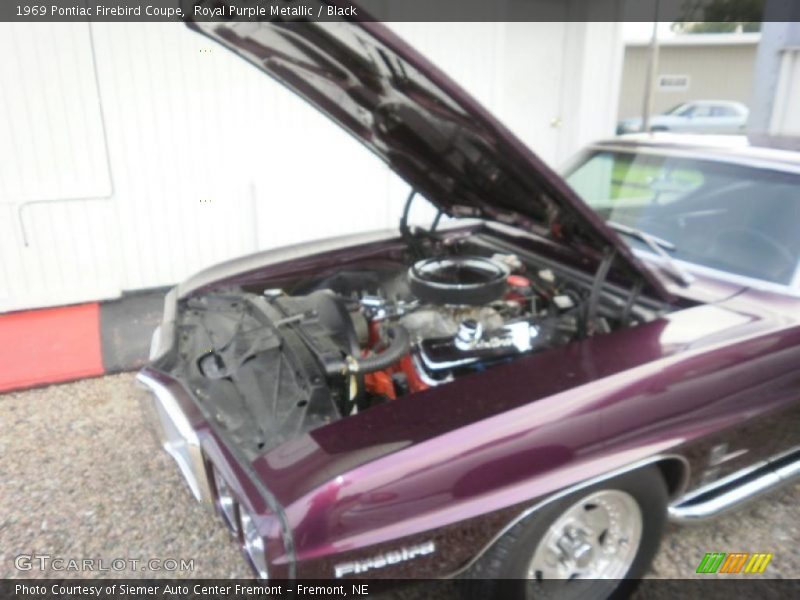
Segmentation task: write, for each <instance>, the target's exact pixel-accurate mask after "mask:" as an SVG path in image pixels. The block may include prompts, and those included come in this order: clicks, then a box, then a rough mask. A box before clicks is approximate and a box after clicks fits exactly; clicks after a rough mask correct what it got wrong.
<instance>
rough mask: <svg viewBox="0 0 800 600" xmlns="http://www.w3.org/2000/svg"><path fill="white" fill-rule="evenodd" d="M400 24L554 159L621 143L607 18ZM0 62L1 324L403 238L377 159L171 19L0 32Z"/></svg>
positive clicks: (395, 196)
mask: <svg viewBox="0 0 800 600" xmlns="http://www.w3.org/2000/svg"><path fill="white" fill-rule="evenodd" d="M394 28H395V29H396V30H397V31H398V32H399V33H400V34H401V35H402V36H403V37H405V38H406V39H407V40H408V41H409V42H410V43H411V44H412V45H415V46H417V47H418V48H420V49H421V50H422V51H423V52H424V53H425V54H426V55H428V56H429V57H430V58H432V59H433V60H434V62H436V63H438V64H439V65H440V66H441V67H443V68H444V70H445V71H447V72H448V73H450V74H451V75H453V76H454V78H455V79H456V80H457V81H459V82H460V83H461V84H462V85H464V86H465V87H466V88H467V89H468V90H469V91H471V92H472V93H474V94H475V95H476V96H477V98H478V99H479V100H480V101H481V102H483V103H484V104H486V105H487V106H488V107H489V108H490V109H491V110H493V111H495V112H496V113H497V114H498V115H499V116H500V118H501V119H502V120H504V121H505V122H506V123H507V124H508V125H509V126H510V127H511V128H512V129H513V130H514V131H515V132H516V133H517V134H518V135H519V136H520V137H521V138H522V139H523V141H525V142H526V143H527V144H528V145H530V146H531V147H532V148H533V149H534V151H536V152H537V153H539V154H540V156H542V157H543V158H544V159H545V160H547V161H548V162H551V163H552V164H558V163H560V162H561V161H562V160H563V159H564V158H566V157H567V156H568V155H569V154H571V153H572V152H574V151H575V150H577V148H578V146H580V145H582V144H583V143H585V142H587V141H590V139H592V138H595V137H601V136H603V135H609V134H611V133H612V131H613V115H614V114H615V110H613V107H614V105H615V103H616V90H617V89H618V85H616V84H615V83H611V84H607V83H606V79H605V76H601V75H599V74H605V73H610V74H611V77H612V78H613V77H617V76H616V75H614V73H615V72H617V71H618V64H617V61H618V58H619V56H620V53H621V41H620V32H619V29H618V26H617V25H616V24H614V23H607V24H605V23H590V24H584V23H567V24H564V23H473V24H469V23H467V24H459V25H458V26H453V25H452V24H419V23H416V24H415V23H403V24H397V25H395V26H394ZM598 46H599V48H598ZM0 53H2V56H3V57H4V59H3V61H0V92H1V93H0V258H1V260H0V262H1V263H2V267H0V311H8V310H17V309H23V308H32V307H39V306H49V305H58V304H66V303H73V302H81V301H88V300H96V299H104V298H110V297H114V296H115V295H118V294H119V293H121V292H122V291H127V290H136V289H143V288H150V287H157V286H164V285H170V284H174V283H175V282H177V281H179V280H181V279H183V278H185V277H187V276H188V275H190V274H191V273H193V272H195V271H197V270H199V269H201V268H203V267H205V266H208V265H210V264H213V263H216V262H219V261H221V260H225V259H227V258H231V257H234V256H237V255H241V254H246V253H249V252H254V251H256V250H260V249H265V248H270V247H275V246H279V245H284V244H288V243H293V242H297V241H302V240H307V239H312V238H316V237H324V236H332V235H338V234H342V233H347V232H353V231H365V230H370V229H377V228H386V227H394V226H395V225H396V222H397V217H398V215H399V212H400V208H401V206H402V203H403V201H404V198H405V195H406V193H407V187H406V186H405V185H404V184H403V183H402V182H401V181H400V180H399V179H398V178H397V177H396V176H395V175H394V174H393V173H391V171H389V170H388V169H387V168H386V167H385V166H384V165H383V163H381V162H380V161H379V160H378V159H377V158H375V157H374V156H372V155H371V154H370V153H369V152H367V151H365V150H364V148H363V147H362V146H361V145H360V144H359V143H358V142H357V141H356V140H354V139H353V138H351V137H350V136H349V135H348V134H346V133H344V132H343V131H341V130H339V129H338V128H337V127H335V126H332V125H331V124H330V123H329V122H328V121H327V119H326V118H325V117H323V116H322V115H320V114H318V113H317V112H316V111H315V110H314V109H312V108H310V107H309V106H307V105H306V104H305V103H303V102H302V101H300V100H298V99H297V98H296V97H295V96H293V95H292V94H291V93H289V92H287V91H286V90H284V89H283V88H282V87H281V86H280V85H278V84H277V83H275V82H273V81H272V80H270V79H269V78H268V77H266V76H265V75H264V74H262V73H260V72H259V71H257V70H256V69H255V68H253V67H252V66H250V65H248V64H247V63H245V61H243V60H241V59H239V58H238V57H236V56H235V55H233V54H232V53H229V52H227V51H224V50H223V49H222V48H220V47H218V46H216V45H215V44H213V43H210V42H208V41H207V40H206V39H205V38H203V37H202V36H199V35H197V34H195V33H193V32H191V31H190V30H188V29H186V28H185V27H184V26H182V25H178V24H167V23H164V24H110V23H93V24H87V23H74V24H67V23H60V24H49V23H21V24H10V23H2V24H0ZM615 70H616V71H615Z"/></svg>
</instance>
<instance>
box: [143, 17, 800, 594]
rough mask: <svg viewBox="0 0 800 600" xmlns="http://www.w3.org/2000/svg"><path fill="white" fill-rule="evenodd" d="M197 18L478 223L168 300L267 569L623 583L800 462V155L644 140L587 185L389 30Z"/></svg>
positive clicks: (185, 390) (177, 351)
mask: <svg viewBox="0 0 800 600" xmlns="http://www.w3.org/2000/svg"><path fill="white" fill-rule="evenodd" d="M193 27H194V28H195V29H197V30H198V31H200V32H202V33H203V34H205V35H207V36H209V37H211V38H213V39H214V40H216V41H217V42H219V43H221V44H222V45H224V46H226V47H228V48H230V49H232V50H233V51H235V52H237V53H239V54H240V55H241V56H242V57H244V58H245V59H247V60H249V61H251V62H252V63H253V64H255V65H256V66H257V67H258V68H260V69H261V70H263V71H265V72H266V73H268V74H269V75H271V76H273V77H275V78H276V79H278V80H279V81H281V82H282V83H283V84H285V85H286V86H287V87H289V88H290V89H291V90H293V91H294V92H296V93H297V94H298V95H300V96H301V97H303V98H304V99H305V100H306V101H308V102H310V103H311V104H313V105H315V106H316V107H318V108H319V109H320V110H322V111H324V112H325V113H326V114H327V115H328V116H329V117H330V118H331V119H332V120H333V121H335V122H336V123H338V124H339V125H340V126H342V127H343V128H345V129H346V130H347V131H349V132H350V133H352V134H353V135H354V136H356V137H357V138H358V139H359V140H360V141H361V142H363V144H364V145H365V146H366V147H367V148H369V149H370V150H372V151H373V152H374V153H375V154H377V155H378V156H379V157H380V158H381V159H383V160H384V161H385V162H386V163H387V164H388V165H389V166H390V167H391V168H392V169H393V170H394V171H395V172H396V173H397V174H398V175H399V176H400V177H402V178H404V179H405V180H406V181H407V182H408V183H409V185H410V186H411V188H412V189H413V190H414V193H412V194H411V197H410V198H409V200H408V202H409V204H411V203H412V202H413V201H414V200H413V198H414V196H415V194H416V198H417V200H416V202H425V201H427V202H429V203H431V204H432V205H433V206H434V207H435V208H436V209H437V210H438V213H439V217H441V216H442V215H444V216H446V217H451V218H450V219H448V222H447V226H446V227H445V226H444V225H442V224H441V223H439V221H440V219H439V218H437V219H436V221H435V222H432V223H431V224H430V225H429V226H417V227H412V226H411V225H410V224H409V220H408V218H407V217H408V212H409V211H408V206H407V207H406V214H405V215H404V216H403V217H402V218H400V227H399V231H397V232H388V233H387V232H382V233H376V234H368V235H365V234H361V235H356V236H352V237H347V238H338V239H334V240H326V241H323V242H315V243H309V244H304V245H300V246H293V247H289V248H283V249H278V250H272V251H268V252H263V253H260V254H256V255H252V256H248V257H245V258H242V259H238V260H234V261H231V262H228V263H225V264H221V265H218V266H216V267H212V268H210V269H208V270H206V271H204V272H202V273H200V274H198V275H196V276H194V277H192V278H191V279H189V280H188V281H186V282H184V283H182V284H181V285H179V286H177V287H176V288H174V289H173V290H172V291H171V292H170V293H169V294H168V296H167V298H166V306H165V314H164V317H163V322H162V323H161V325H160V326H159V328H158V329H157V330H156V332H155V334H154V337H153V345H152V350H151V364H150V366H148V367H146V368H145V369H143V370H142V371H141V373H140V374H139V376H138V380H139V382H140V383H141V384H143V385H144V387H146V388H147V389H148V390H149V391H150V392H151V393H149V394H147V398H149V399H151V400H149V401H148V403H147V405H148V407H149V409H152V410H153V412H154V414H155V416H156V417H157V422H158V425H159V428H160V431H161V436H162V441H163V446H164V448H165V449H166V450H167V451H168V452H169V453H170V454H171V455H172V457H173V458H174V459H175V460H176V461H177V463H178V465H179V467H180V469H181V471H182V473H183V475H184V476H185V478H186V480H187V481H188V483H189V485H190V486H191V489H192V491H193V493H194V495H195V496H196V497H197V498H198V499H199V500H202V501H208V502H209V503H213V504H214V505H215V506H216V508H217V510H218V512H219V514H220V516H221V518H222V519H223V520H224V522H225V523H226V525H227V527H229V528H230V530H231V532H232V535H233V537H234V538H235V539H236V540H237V541H238V543H240V544H241V546H242V548H243V550H244V552H245V555H246V557H247V558H248V560H249V562H250V563H251V565H252V567H253V569H254V570H255V573H256V574H257V575H258V577H260V578H265V579H266V578H364V577H381V578H438V577H451V576H458V577H466V578H476V579H481V580H483V582H482V584H481V585H485V586H491V585H494V584H495V583H496V581H497V580H501V579H509V580H518V583H516V584H510V585H518V586H519V587H518V591H519V592H521V593H523V594H524V593H531V591H534V592H535V591H536V589H537V586H548V585H550V584H549V583H548V581H549V580H551V579H559V578H571V579H576V578H577V579H589V580H590V581H589V582H588V583H589V584H590V587H589V591H590V592H591V594H593V595H594V596H595V597H605V596H608V595H610V594H612V593H618V592H620V591H621V590H623V589H624V588H625V586H628V585H630V584H631V583H632V582H633V580H635V579H636V578H639V577H641V576H642V575H643V574H644V573H645V572H646V570H647V568H648V565H649V564H650V561H651V559H652V558H653V556H654V554H655V553H656V551H657V548H658V545H659V539H660V537H661V534H662V531H663V529H664V526H665V523H666V521H667V519H673V520H675V521H678V522H690V521H695V520H699V519H704V518H708V517H713V516H715V515H717V514H719V513H721V512H723V511H725V510H727V509H729V508H731V507H734V506H737V505H738V504H740V503H741V502H742V501H745V500H748V499H750V498H752V497H754V496H757V495H759V494H760V493H762V492H766V491H770V490H772V489H774V488H776V487H778V486H779V485H780V484H781V483H783V482H785V481H788V480H791V479H792V478H793V476H795V475H797V474H798V472H800V468H799V467H800V451H799V450H798V448H800V427H798V423H799V422H800V421H799V419H800V402H799V401H798V400H800V368H799V367H800V294H799V293H798V292H799V291H800V285H798V284H799V275H798V274H800V270H799V269H798V256H800V235H798V231H799V230H800V164H798V161H797V159H796V158H795V157H796V156H797V155H796V154H793V153H791V152H789V151H785V150H775V149H765V148H763V147H760V148H759V147H755V146H752V145H750V144H749V143H748V142H747V141H746V140H739V139H736V138H729V140H728V141H727V142H725V144H726V147H725V148H720V147H715V144H716V143H717V142H716V141H715V140H714V139H713V138H703V139H702V141H699V142H696V143H694V144H693V141H692V140H691V139H690V140H689V141H686V142H680V141H679V139H678V138H667V139H665V140H661V141H659V139H657V138H656V139H653V138H649V137H641V138H636V137H634V138H625V137H622V138H617V139H616V140H612V141H609V142H605V143H601V144H598V145H596V146H594V147H591V148H589V149H588V150H587V151H585V152H584V153H583V154H582V155H580V156H579V157H578V158H577V160H576V162H575V163H574V164H573V165H572V166H571V167H570V168H569V169H568V171H567V181H568V182H569V184H568V183H566V182H565V181H564V180H563V179H562V178H561V177H560V176H558V175H556V174H555V173H554V172H553V171H551V170H550V169H549V168H548V167H547V166H545V165H544V164H543V163H542V162H541V161H540V160H539V159H538V158H537V157H536V156H534V155H533V154H532V153H531V152H530V151H529V150H528V149H527V148H526V147H525V146H524V145H523V144H522V143H521V142H520V141H519V140H518V139H516V138H515V137H514V136H513V135H512V134H511V133H510V132H509V131H508V130H507V129H505V128H504V127H503V126H502V125H501V124H500V123H499V122H498V121H497V120H496V119H495V118H493V117H492V116H491V115H490V114H488V113H487V112H486V111H485V110H484V109H483V108H481V107H480V106H479V105H478V104H477V103H476V102H475V101H474V100H473V99H472V98H470V97H469V96H468V95H467V94H466V93H465V92H464V91H463V90H461V89H460V88H459V87H458V86H457V85H456V84H454V83H453V82H452V81H451V80H450V79H448V78H447V77H446V76H445V75H444V74H442V73H441V72H440V71H439V70H437V69H436V68H435V67H433V66H432V65H431V64H430V63H429V62H428V61H427V60H426V59H425V58H423V57H422V56H420V55H419V54H418V53H416V52H415V51H414V50H412V49H411V48H410V47H409V46H407V45H406V44H405V43H403V42H402V41H401V40H399V39H398V38H397V37H395V35H393V34H392V33H391V32H389V31H388V30H387V29H385V28H384V27H383V26H381V25H379V24H375V23H363V22H342V23H335V24H312V23H303V24H296V23H295V24H285V23H279V22H269V23H268V22H263V23H245V22H242V23H239V22H230V23H224V24H219V23H213V24H212V23H195V24H193ZM576 190H577V192H578V193H579V194H580V196H581V197H583V198H584V199H583V200H582V199H580V197H579V195H578V193H576ZM459 219H462V220H459ZM439 225H441V226H439ZM523 580H526V581H523ZM506 585H509V584H506ZM569 585H571V584H569ZM569 585H567V586H564V587H563V590H562V591H569ZM581 589H584V591H585V590H586V588H581ZM482 593H484V594H485V595H486V594H488V590H484V592H482Z"/></svg>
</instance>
